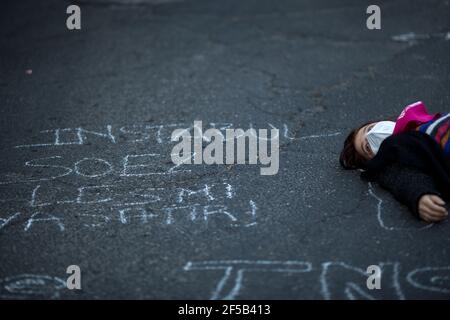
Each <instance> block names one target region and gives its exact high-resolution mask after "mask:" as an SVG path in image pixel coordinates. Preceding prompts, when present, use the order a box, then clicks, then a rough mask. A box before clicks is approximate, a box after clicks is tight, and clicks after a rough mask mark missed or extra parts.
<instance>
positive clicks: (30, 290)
mask: <svg viewBox="0 0 450 320" xmlns="http://www.w3.org/2000/svg"><path fill="white" fill-rule="evenodd" d="M65 288H66V282H65V281H64V280H63V279H61V278H58V277H51V276H47V275H36V274H20V275H16V276H12V277H6V278H3V279H0V298H1V299H29V298H35V299H57V298H59V297H60V291H61V290H62V289H65Z"/></svg>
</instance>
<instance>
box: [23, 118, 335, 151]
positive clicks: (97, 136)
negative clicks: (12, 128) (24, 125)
mask: <svg viewBox="0 0 450 320" xmlns="http://www.w3.org/2000/svg"><path fill="white" fill-rule="evenodd" d="M187 125H188V124H183V123H168V124H158V125H139V124H132V125H129V126H122V127H119V128H117V129H114V128H113V126H112V125H106V127H105V128H104V129H101V130H100V129H96V130H88V129H86V128H82V127H76V128H55V129H49V130H43V131H40V133H41V134H43V135H44V136H45V135H46V136H48V137H47V138H46V140H47V141H43V142H39V143H33V144H21V145H16V146H14V148H52V147H67V146H74V147H75V146H82V145H87V144H89V143H90V142H91V141H95V142H98V141H103V142H105V143H108V144H112V145H115V144H118V143H119V142H120V141H121V140H122V141H123V142H128V143H149V142H156V143H157V144H166V143H170V142H171V132H172V131H173V129H174V128H180V127H186V126H187ZM208 125H209V127H210V128H215V129H218V130H219V131H221V132H223V133H225V131H226V129H230V128H232V127H233V124H232V123H215V122H210V123H208ZM268 125H269V127H270V128H272V129H276V128H275V126H274V125H272V124H271V123H269V124H268ZM253 127H254V125H253V124H251V123H250V124H249V128H253ZM282 128H283V130H282V132H281V134H280V137H281V138H283V139H286V140H288V141H294V140H299V141H303V140H309V139H318V138H327V137H334V136H338V135H340V134H341V133H340V132H331V133H324V134H315V135H307V136H301V137H296V136H295V135H293V134H292V133H291V132H290V130H289V127H288V125H287V124H285V123H284V124H282ZM188 129H189V131H191V130H192V131H193V130H194V127H193V126H191V127H189V128H188ZM251 134H254V132H253V131H251ZM91 139H92V140H91ZM203 141H205V142H209V139H208V138H207V137H206V136H205V135H203Z"/></svg>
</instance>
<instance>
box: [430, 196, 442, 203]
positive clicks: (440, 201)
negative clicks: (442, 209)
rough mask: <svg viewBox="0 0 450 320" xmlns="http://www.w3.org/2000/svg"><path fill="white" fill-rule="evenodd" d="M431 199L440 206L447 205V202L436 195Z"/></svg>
mask: <svg viewBox="0 0 450 320" xmlns="http://www.w3.org/2000/svg"><path fill="white" fill-rule="evenodd" d="M430 199H431V200H433V202H434V203H437V204H438V205H441V206H444V205H445V201H444V200H442V198H441V197H439V196H436V195H430Z"/></svg>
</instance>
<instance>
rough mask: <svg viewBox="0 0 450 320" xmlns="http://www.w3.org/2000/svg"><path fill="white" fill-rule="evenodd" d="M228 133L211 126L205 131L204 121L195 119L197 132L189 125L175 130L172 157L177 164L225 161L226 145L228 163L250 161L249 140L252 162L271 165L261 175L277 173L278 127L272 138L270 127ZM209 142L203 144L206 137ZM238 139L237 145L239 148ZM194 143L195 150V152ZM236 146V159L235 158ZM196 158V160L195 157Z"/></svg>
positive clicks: (172, 138)
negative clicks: (204, 145)
mask: <svg viewBox="0 0 450 320" xmlns="http://www.w3.org/2000/svg"><path fill="white" fill-rule="evenodd" d="M225 132H226V133H225V136H224V135H223V134H222V132H221V131H220V130H219V129H216V128H210V129H208V130H206V131H205V132H204V133H203V125H202V121H194V136H193V137H192V135H191V133H190V131H189V128H185V129H175V130H174V131H173V132H172V136H171V140H172V141H179V140H180V138H181V141H180V142H178V143H177V144H176V145H175V146H174V147H173V149H172V153H171V159H172V162H173V163H174V164H176V165H181V164H192V163H193V164H203V163H205V164H224V146H225V163H226V164H235V163H237V164H246V163H247V162H246V159H245V158H246V155H247V152H246V150H247V148H246V146H247V144H246V140H247V141H248V164H257V163H258V159H259V162H260V164H261V165H268V167H264V168H261V169H260V173H261V175H274V174H277V173H278V169H279V161H280V160H279V150H280V140H279V131H278V129H271V130H270V132H271V138H270V139H268V135H267V129H259V130H258V134H257V132H256V130H255V129H253V128H251V129H248V130H247V131H244V130H242V129H226V131H225ZM204 137H206V139H207V140H208V141H209V144H208V145H206V147H205V148H203V138H204ZM235 140H236V148H235ZM269 141H270V155H269V154H268V146H267V144H268V142H269ZM192 143H193V152H192ZM235 149H236V161H235ZM192 158H193V162H192V161H191V159H192Z"/></svg>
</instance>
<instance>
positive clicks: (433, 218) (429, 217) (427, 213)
mask: <svg viewBox="0 0 450 320" xmlns="http://www.w3.org/2000/svg"><path fill="white" fill-rule="evenodd" d="M422 217H425V218H426V219H424V220H425V221H428V222H437V221H441V220H442V219H444V218H445V215H443V214H441V213H436V212H434V211H433V210H432V209H430V208H428V206H424V207H423V208H422Z"/></svg>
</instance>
